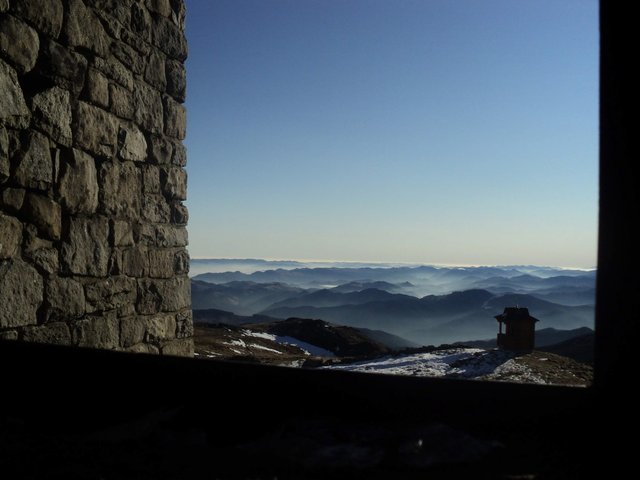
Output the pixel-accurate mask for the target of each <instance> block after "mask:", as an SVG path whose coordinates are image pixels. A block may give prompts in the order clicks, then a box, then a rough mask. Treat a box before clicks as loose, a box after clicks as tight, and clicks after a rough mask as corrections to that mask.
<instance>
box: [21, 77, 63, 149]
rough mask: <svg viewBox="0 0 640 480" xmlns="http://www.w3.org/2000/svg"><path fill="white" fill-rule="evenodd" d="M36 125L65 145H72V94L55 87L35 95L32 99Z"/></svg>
mask: <svg viewBox="0 0 640 480" xmlns="http://www.w3.org/2000/svg"><path fill="white" fill-rule="evenodd" d="M31 110H32V112H33V120H34V122H33V123H34V125H35V127H36V128H38V129H39V130H41V131H43V132H45V133H47V134H49V136H50V137H51V138H52V139H53V140H54V141H56V142H58V143H60V144H61V145H64V146H65V147H70V146H71V102H70V94H69V92H68V91H67V90H64V89H62V88H60V87H53V88H50V89H48V90H45V91H44V92H41V93H38V94H37V95H34V96H33V98H32V99H31Z"/></svg>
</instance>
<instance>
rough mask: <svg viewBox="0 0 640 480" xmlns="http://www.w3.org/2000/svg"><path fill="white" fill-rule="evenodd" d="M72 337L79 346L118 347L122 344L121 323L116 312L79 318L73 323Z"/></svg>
mask: <svg viewBox="0 0 640 480" xmlns="http://www.w3.org/2000/svg"><path fill="white" fill-rule="evenodd" d="M72 330H73V331H72V339H73V343H74V345H78V346H79V347H91V348H103V349H116V348H118V347H119V346H120V325H119V322H118V319H117V316H116V315H115V312H109V314H106V315H105V314H103V315H101V316H97V317H90V318H87V319H85V320H79V321H77V322H75V323H74V324H73V325H72Z"/></svg>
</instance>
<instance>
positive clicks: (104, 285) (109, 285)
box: [84, 275, 137, 313]
mask: <svg viewBox="0 0 640 480" xmlns="http://www.w3.org/2000/svg"><path fill="white" fill-rule="evenodd" d="M84 289H85V294H86V299H87V313H93V312H104V311H109V310H117V309H119V308H121V307H124V306H127V305H132V304H134V303H135V301H136V296H137V284H136V281H135V280H134V279H133V278H129V277H125V276H122V275H120V276H112V277H109V278H106V279H104V280H98V281H95V282H91V283H87V284H86V285H85V286H84Z"/></svg>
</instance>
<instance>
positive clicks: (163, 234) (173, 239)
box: [156, 225, 189, 248]
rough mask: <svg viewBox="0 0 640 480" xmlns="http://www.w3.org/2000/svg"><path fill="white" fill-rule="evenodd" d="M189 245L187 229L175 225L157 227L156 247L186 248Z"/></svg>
mask: <svg viewBox="0 0 640 480" xmlns="http://www.w3.org/2000/svg"><path fill="white" fill-rule="evenodd" d="M188 244H189V238H188V234H187V229H186V228H184V227H177V226H173V225H157V226H156V245H157V246H158V247H163V248H168V247H186V246H187V245H188Z"/></svg>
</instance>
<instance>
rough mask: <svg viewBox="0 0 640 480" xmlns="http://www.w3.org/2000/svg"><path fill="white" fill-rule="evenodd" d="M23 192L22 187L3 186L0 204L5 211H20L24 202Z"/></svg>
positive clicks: (24, 192) (24, 191)
mask: <svg viewBox="0 0 640 480" xmlns="http://www.w3.org/2000/svg"><path fill="white" fill-rule="evenodd" d="M25 194H26V190H25V189H23V188H11V187H5V188H3V189H2V194H1V195H0V205H2V206H3V207H4V208H5V209H6V210H7V211H9V212H13V213H16V212H18V211H20V209H21V208H22V205H23V204H24V196H25Z"/></svg>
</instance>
